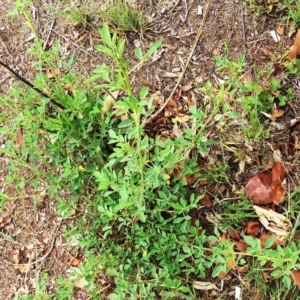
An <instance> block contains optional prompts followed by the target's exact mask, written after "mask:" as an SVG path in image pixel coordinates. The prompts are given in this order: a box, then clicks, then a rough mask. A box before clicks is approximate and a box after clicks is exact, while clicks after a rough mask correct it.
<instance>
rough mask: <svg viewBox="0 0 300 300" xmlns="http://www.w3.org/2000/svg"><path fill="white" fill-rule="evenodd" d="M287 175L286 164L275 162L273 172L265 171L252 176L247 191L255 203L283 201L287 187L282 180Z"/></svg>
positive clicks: (266, 203)
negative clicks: (285, 187) (284, 186)
mask: <svg viewBox="0 0 300 300" xmlns="http://www.w3.org/2000/svg"><path fill="white" fill-rule="evenodd" d="M285 176H286V171H285V169H284V166H283V165H282V164H281V163H280V162H275V163H274V164H273V167H272V172H269V171H264V172H261V173H258V174H256V175H255V176H254V177H252V178H251V179H250V180H249V181H248V183H247V185H246V186H245V193H246V195H247V197H249V199H251V200H252V201H253V202H254V204H257V205H268V204H271V203H275V204H277V205H278V204H279V203H281V202H282V200H283V198H284V195H285V189H284V188H283V186H282V181H283V180H284V178H285Z"/></svg>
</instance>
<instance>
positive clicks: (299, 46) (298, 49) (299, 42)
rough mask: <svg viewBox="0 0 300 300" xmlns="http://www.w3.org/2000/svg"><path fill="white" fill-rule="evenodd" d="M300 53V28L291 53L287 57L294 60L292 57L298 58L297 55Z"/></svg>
mask: <svg viewBox="0 0 300 300" xmlns="http://www.w3.org/2000/svg"><path fill="white" fill-rule="evenodd" d="M299 54H300V28H299V29H298V31H297V34H296V37H295V41H294V45H293V46H292V48H291V50H290V54H289V56H288V57H287V59H288V60H292V59H294V58H296V57H297V55H299Z"/></svg>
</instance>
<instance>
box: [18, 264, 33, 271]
mask: <svg viewBox="0 0 300 300" xmlns="http://www.w3.org/2000/svg"><path fill="white" fill-rule="evenodd" d="M15 269H16V270H19V271H20V272H21V273H28V272H29V271H30V265H29V264H26V265H17V266H15Z"/></svg>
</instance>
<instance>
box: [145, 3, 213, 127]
mask: <svg viewBox="0 0 300 300" xmlns="http://www.w3.org/2000/svg"><path fill="white" fill-rule="evenodd" d="M210 4H211V0H209V1H208V3H207V5H206V10H205V14H204V16H203V19H202V22H201V24H200V27H199V29H198V32H197V36H196V38H195V41H194V45H193V47H192V50H191V52H190V55H189V57H188V59H187V62H186V64H185V66H184V69H183V71H182V72H181V74H180V77H179V78H178V80H177V83H176V85H175V87H174V89H173V91H172V92H171V94H170V96H169V98H168V99H167V101H166V102H165V103H164V104H163V105H162V106H161V107H160V109H159V110H157V111H156V112H155V113H154V114H153V115H152V116H151V117H149V118H148V119H146V120H145V121H144V123H145V124H148V123H149V122H150V121H151V120H153V119H154V118H156V117H157V116H158V115H159V114H160V113H161V112H162V111H163V110H164V108H165V107H166V106H167V105H168V103H169V102H170V100H171V99H172V97H173V95H174V93H175V92H176V89H177V88H178V86H179V84H180V82H181V80H182V78H183V76H184V74H185V72H186V70H187V67H188V65H189V63H190V60H191V58H192V56H193V54H194V51H195V49H196V46H197V44H198V41H199V39H200V36H201V34H202V31H203V27H204V23H205V21H206V19H207V15H208V12H209V8H210Z"/></svg>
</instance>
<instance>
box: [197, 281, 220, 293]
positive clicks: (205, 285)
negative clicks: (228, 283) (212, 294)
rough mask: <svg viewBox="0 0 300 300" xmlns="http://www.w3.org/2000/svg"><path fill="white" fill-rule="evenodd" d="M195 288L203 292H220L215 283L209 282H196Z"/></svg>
mask: <svg viewBox="0 0 300 300" xmlns="http://www.w3.org/2000/svg"><path fill="white" fill-rule="evenodd" d="M193 287H194V289H196V290H201V291H207V290H218V288H217V286H216V285H215V284H214V283H212V282H207V281H194V282H193Z"/></svg>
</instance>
